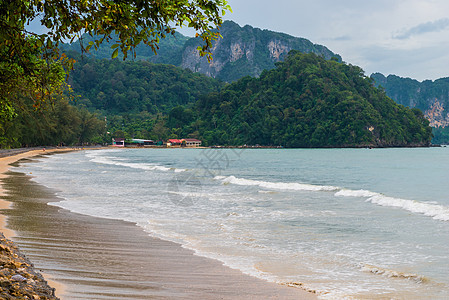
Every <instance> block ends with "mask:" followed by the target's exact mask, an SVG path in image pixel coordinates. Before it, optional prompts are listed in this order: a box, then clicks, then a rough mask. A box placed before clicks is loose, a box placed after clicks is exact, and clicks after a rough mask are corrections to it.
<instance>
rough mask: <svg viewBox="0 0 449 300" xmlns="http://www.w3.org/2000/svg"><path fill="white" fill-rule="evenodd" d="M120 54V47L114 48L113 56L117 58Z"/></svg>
mask: <svg viewBox="0 0 449 300" xmlns="http://www.w3.org/2000/svg"><path fill="white" fill-rule="evenodd" d="M117 56H118V48H117V49H115V50H114V52H113V53H112V56H111V58H116V57H117Z"/></svg>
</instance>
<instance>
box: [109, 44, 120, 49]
mask: <svg viewBox="0 0 449 300" xmlns="http://www.w3.org/2000/svg"><path fill="white" fill-rule="evenodd" d="M118 46H120V45H119V44H114V45H112V46H111V49H115V48H118Z"/></svg>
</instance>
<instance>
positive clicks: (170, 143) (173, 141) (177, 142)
mask: <svg viewBox="0 0 449 300" xmlns="http://www.w3.org/2000/svg"><path fill="white" fill-rule="evenodd" d="M181 144H182V141H181V140H178V139H169V140H168V141H167V146H181Z"/></svg>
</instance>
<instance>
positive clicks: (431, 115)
mask: <svg viewBox="0 0 449 300" xmlns="http://www.w3.org/2000/svg"><path fill="white" fill-rule="evenodd" d="M371 78H372V79H374V84H375V85H376V86H382V87H383V88H384V89H385V92H386V94H387V96H389V97H390V98H392V99H393V100H394V101H396V102H397V103H399V104H402V105H405V106H408V107H411V108H415V107H416V108H419V109H420V110H422V111H423V112H424V115H425V117H426V118H427V119H428V120H429V121H430V126H431V127H434V128H439V127H441V128H445V127H449V78H441V79H438V80H435V81H431V80H426V81H423V82H419V81H417V80H413V79H410V78H402V77H398V76H395V75H389V76H388V77H385V76H384V75H382V74H380V73H375V74H372V75H371Z"/></svg>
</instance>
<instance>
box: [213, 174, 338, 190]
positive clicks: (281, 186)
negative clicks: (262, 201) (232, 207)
mask: <svg viewBox="0 0 449 300" xmlns="http://www.w3.org/2000/svg"><path fill="white" fill-rule="evenodd" d="M214 179H216V180H220V181H222V182H223V183H224V184H236V185H246V186H260V187H262V188H267V189H276V190H295V191H312V192H313V191H336V190H338V189H339V188H338V187H335V186H326V185H313V184H306V183H298V182H270V181H261V180H252V179H245V178H237V177H235V176H227V177H226V176H215V178H214Z"/></svg>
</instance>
